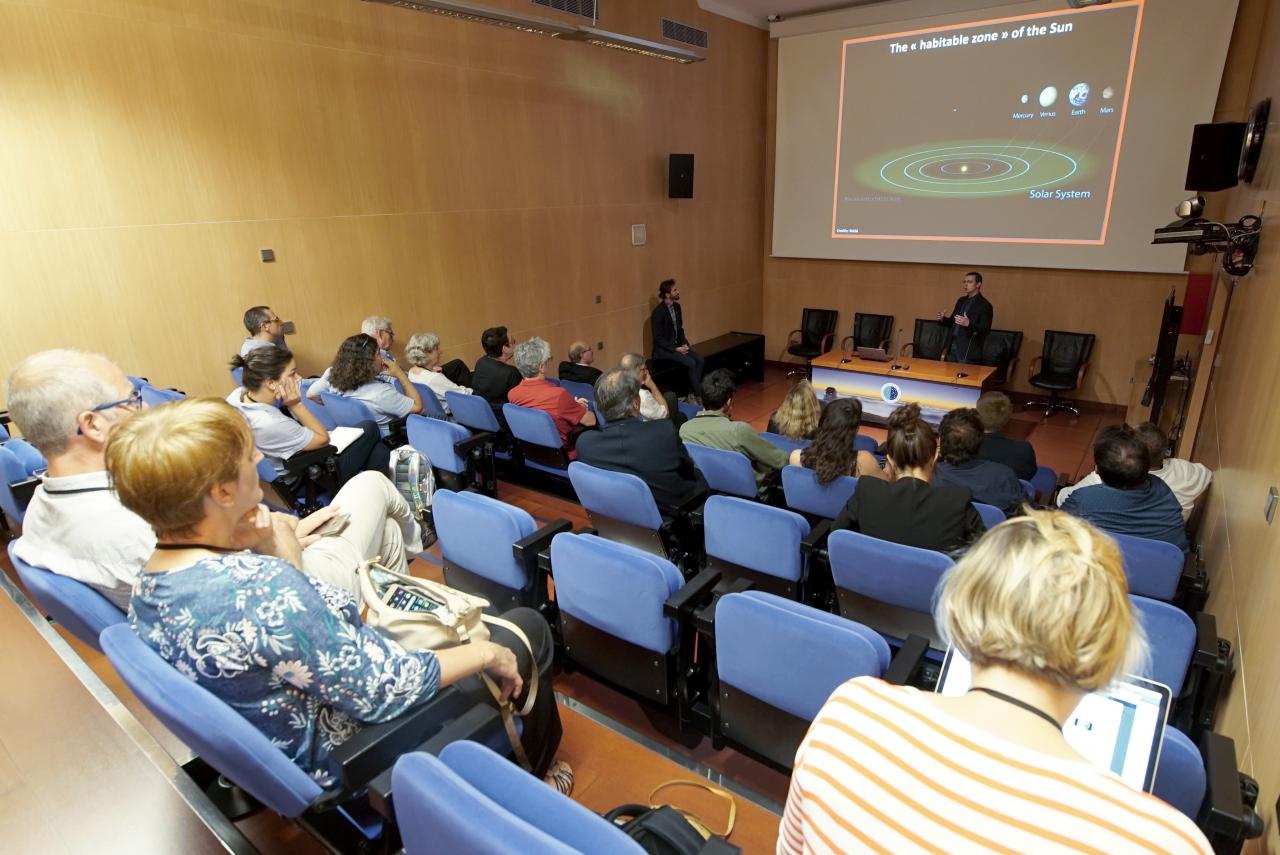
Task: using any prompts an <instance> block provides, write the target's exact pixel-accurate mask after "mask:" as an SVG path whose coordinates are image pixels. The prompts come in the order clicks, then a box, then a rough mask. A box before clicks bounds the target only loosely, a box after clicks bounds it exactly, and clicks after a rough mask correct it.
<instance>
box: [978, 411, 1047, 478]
mask: <svg viewBox="0 0 1280 855" xmlns="http://www.w3.org/2000/svg"><path fill="white" fill-rule="evenodd" d="M975 407H976V408H977V410H978V418H980V419H982V428H983V430H985V431H986V436H984V437H983V438H982V448H981V449H980V450H979V451H978V456H979V457H981V458H982V459H983V460H990V461H992V462H993V463H1003V464H1004V465H1005V466H1008V467H1009V468H1010V469H1012V470H1013V474H1014V475H1017V476H1018V477H1019V478H1021V479H1022V480H1023V481H1030V480H1031V479H1032V478H1034V477H1035V474H1036V465H1037V464H1036V450H1035V447H1034V446H1032V445H1031V443H1029V442H1027V441H1026V440H1023V439H1012V438H1011V437H1008V436H1005V435H1004V427H1005V425H1007V424H1008V423H1009V417H1010V416H1011V415H1012V414H1013V404H1012V403H1011V402H1010V401H1009V396H1008V395H1006V394H1005V393H1004V392H985V393H983V395H982V397H981V398H979V399H978V403H977V404H976V405H975Z"/></svg>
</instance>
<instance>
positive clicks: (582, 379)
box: [560, 341, 600, 385]
mask: <svg viewBox="0 0 1280 855" xmlns="http://www.w3.org/2000/svg"><path fill="white" fill-rule="evenodd" d="M595 361H596V352H595V351H594V350H592V348H591V345H589V344H587V343H586V342H585V341H575V342H574V343H573V344H571V345H569V359H568V361H565V362H561V363H560V379H561V380H571V381H573V382H575V383H586V384H588V385H594V384H595V382H596V381H597V380H599V379H600V369H599V368H593V367H592V366H591V363H593V362H595Z"/></svg>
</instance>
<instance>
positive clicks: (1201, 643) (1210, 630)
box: [1191, 612, 1225, 671]
mask: <svg viewBox="0 0 1280 855" xmlns="http://www.w3.org/2000/svg"><path fill="white" fill-rule="evenodd" d="M1193 617H1194V620H1195V622H1196V649H1195V651H1194V652H1193V653H1192V655H1191V664H1192V666H1193V667H1200V668H1207V669H1209V670H1211V671H1217V670H1225V667H1224V664H1223V662H1222V661H1221V659H1222V658H1221V656H1220V654H1219V644H1218V621H1217V618H1215V617H1214V616H1213V615H1211V614H1209V613H1208V612H1196V613H1195V615H1194V616H1193Z"/></svg>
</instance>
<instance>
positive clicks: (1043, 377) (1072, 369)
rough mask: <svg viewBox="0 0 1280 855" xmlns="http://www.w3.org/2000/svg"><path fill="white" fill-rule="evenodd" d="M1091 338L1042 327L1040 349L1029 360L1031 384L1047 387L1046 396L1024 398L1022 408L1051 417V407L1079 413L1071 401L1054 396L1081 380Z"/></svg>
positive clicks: (1040, 387)
mask: <svg viewBox="0 0 1280 855" xmlns="http://www.w3.org/2000/svg"><path fill="white" fill-rule="evenodd" d="M1095 338H1097V337H1096V336H1095V335H1094V334H1093V333H1078V332H1066V331H1064V330H1045V331H1044V350H1042V351H1041V353H1040V355H1039V356H1037V357H1036V358H1035V359H1033V360H1031V385H1032V386H1035V387H1036V388H1037V389H1045V390H1047V391H1048V392H1049V399H1048V400H1044V399H1041V400H1037V401H1028V402H1027V403H1026V405H1025V406H1024V409H1043V410H1044V414H1045V416H1046V417H1048V416H1052V415H1053V412H1054V410H1062V411H1064V412H1068V413H1071V414H1072V415H1076V416H1078V415H1080V410H1079V409H1078V408H1077V407H1076V406H1075V405H1074V404H1072V403H1071V402H1069V401H1062V400H1059V397H1058V395H1059V393H1060V392H1070V391H1072V390H1073V389H1078V388H1080V384H1081V383H1083V382H1084V373H1085V371H1087V370H1088V369H1089V357H1090V356H1092V355H1093V342H1094V339H1095Z"/></svg>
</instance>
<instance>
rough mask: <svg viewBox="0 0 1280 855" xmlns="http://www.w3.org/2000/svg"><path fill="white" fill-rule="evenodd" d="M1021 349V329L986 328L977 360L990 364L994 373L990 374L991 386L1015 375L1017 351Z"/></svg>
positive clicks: (1001, 383)
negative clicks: (993, 368) (994, 370)
mask: <svg viewBox="0 0 1280 855" xmlns="http://www.w3.org/2000/svg"><path fill="white" fill-rule="evenodd" d="M1021 350H1022V331H1021V330H988V331H987V335H986V338H985V340H984V341H983V342H982V353H981V354H980V356H979V359H978V362H979V364H981V365H991V366H994V367H995V369H996V373H995V374H992V375H991V379H990V381H988V382H990V383H991V385H993V386H1003V385H1004V384H1006V383H1008V382H1009V378H1011V377H1013V376H1015V374H1016V369H1017V367H1018V352H1019V351H1021Z"/></svg>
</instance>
